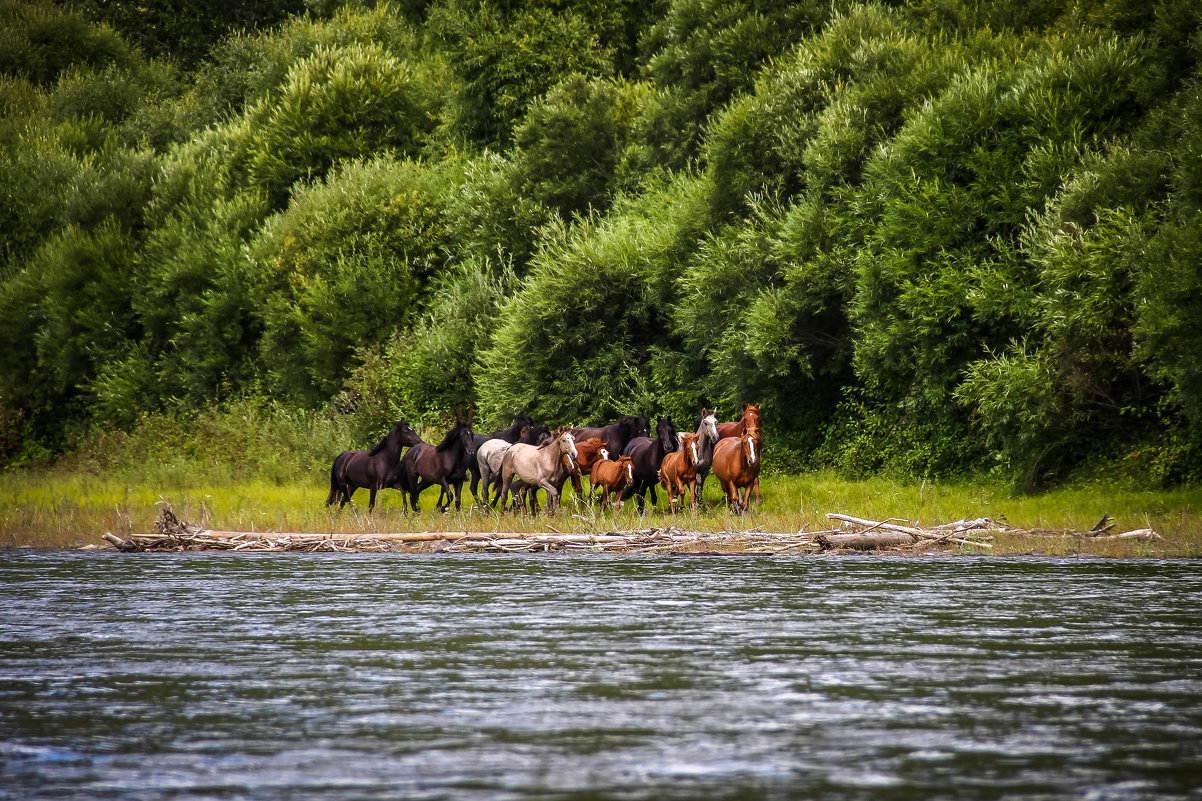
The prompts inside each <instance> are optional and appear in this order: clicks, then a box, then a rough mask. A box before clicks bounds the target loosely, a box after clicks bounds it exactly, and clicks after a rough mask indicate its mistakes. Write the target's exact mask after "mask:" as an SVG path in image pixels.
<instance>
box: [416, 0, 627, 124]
mask: <svg viewBox="0 0 1202 801" xmlns="http://www.w3.org/2000/svg"><path fill="white" fill-rule="evenodd" d="M607 8H608V6H607V4H604V3H602V4H598V5H597V7H596V8H592V7H589V6H588V5H587V4H580V6H576V7H573V6H567V7H564V6H562V5H561V4H559V3H547V4H546V5H544V4H542V3H534V4H519V5H517V6H516V7H514V8H512V9H511V8H505V7H498V6H496V5H491V4H487V3H478V4H477V3H476V2H468V1H467V0H462V1H461V2H445V3H440V4H439V5H437V6H435V8H434V10H433V11H432V12H431V15H430V18H429V27H430V31H431V33H433V35H434V36H436V37H437V38H438V40H439V41H440V43H441V46H442V50H443V52H444V53H446V54H447V60H448V63H449V66H450V69H451V71H452V72H453V73H454V75H455V77H456V80H455V83H454V95H453V97H452V102H451V105H450V108H449V110H448V111H449V115H448V123H449V128H450V131H451V132H452V136H453V137H454V136H461V137H465V138H467V139H468V140H469V141H472V142H475V143H478V144H481V145H485V146H497V145H502V146H507V145H509V144H510V142H511V137H512V134H513V130H514V127H515V126H516V125H517V123H518V121H519V120H521V119H522V117H523V116H524V115H525V114H526V109H527V107H529V106H530V104H531V103H532V102H533V101H534V100H535V99H536V98H539V97H542V96H543V95H544V94H546V93H547V91H548V90H549V89H551V87H553V86H555V85H556V84H557V83H559V82H560V81H561V80H562V79H564V78H566V77H567V76H568V75H571V74H573V73H575V74H579V75H583V76H586V77H590V78H591V77H600V78H605V77H610V76H612V75H613V72H614V67H613V47H612V45H611V44H609V43H608V42H607V41H606V38H608V37H605V35H606V34H609V33H611V31H609V29H608V26H607V19H606V14H605V13H604V12H605V10H606V9H607ZM603 37H605V38H603Z"/></svg>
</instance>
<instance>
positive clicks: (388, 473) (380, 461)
mask: <svg viewBox="0 0 1202 801" xmlns="http://www.w3.org/2000/svg"><path fill="white" fill-rule="evenodd" d="M421 441H422V440H421V437H419V436H418V435H417V432H416V431H414V430H413V426H411V425H409V424H408V423H407V422H405V421H404V420H397V421H396V422H395V423H393V426H392V430H391V431H389V432H388V434H387V436H385V437H384V439H382V440H380V442H379V443H378V444H377V445H376V447H374V448H372V449H371V450H370V451H343V452H342V453H340V454H338V456H337V457H335V459H334V464H333V465H332V466H331V467H330V494H329V496H328V497H327V498H326V506H330V505H332V504H333V503H334V501H336V500H338V499H339V498H341V499H342V503H340V504H338V508H339V510H341V509H343V508H344V507H345V506H346V505H347V504H348V503H350V504H351V508H354V506H355V504H354V503H353V502H351V496H352V495H354V494H355V490H357V489H359V488H360V487H364V488H366V489H367V491H368V492H369V493H371V495H370V497H369V498H368V501H367V511H369V512H370V511H372V510H373V509H375V507H376V493H377V492H379V491H380V490H382V489H384V488H386V487H391V486H393V485H394V484H395V483H396V477H397V470H398V469H399V461H400V458H401V450H402V449H403V448H405V447H406V446H413V445H416V444H418V443H419V442H421Z"/></svg>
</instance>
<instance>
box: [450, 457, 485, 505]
mask: <svg viewBox="0 0 1202 801" xmlns="http://www.w3.org/2000/svg"><path fill="white" fill-rule="evenodd" d="M467 470H468V472H469V473H471V474H472V483H471V490H472V497H473V498H475V499H476V503H482V501H481V500H480V493H479V489H480V479H481V477H482V476H481V470H480V465H479V463H475V462H473V463H472V464H469V465H468V467H467ZM484 486H485V488H486V489H485V492H486V493H487V491H488V490H487V487H488V485H487V484H485V485H484ZM455 503H456V506H455V508H456V509H458V508H459V506H458V503H459V499H458V496H456V499H455Z"/></svg>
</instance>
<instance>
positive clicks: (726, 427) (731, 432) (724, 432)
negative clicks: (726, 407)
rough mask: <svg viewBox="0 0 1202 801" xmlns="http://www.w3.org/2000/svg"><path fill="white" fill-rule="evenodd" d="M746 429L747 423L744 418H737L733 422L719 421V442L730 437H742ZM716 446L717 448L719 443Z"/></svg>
mask: <svg viewBox="0 0 1202 801" xmlns="http://www.w3.org/2000/svg"><path fill="white" fill-rule="evenodd" d="M746 430H747V423H745V422H743V421H742V420H736V421H735V422H733V423H718V442H721V441H722V440H724V439H726V438H728V437H741V436H743V432H744V431H746ZM714 447H715V448H717V445H715V446H714Z"/></svg>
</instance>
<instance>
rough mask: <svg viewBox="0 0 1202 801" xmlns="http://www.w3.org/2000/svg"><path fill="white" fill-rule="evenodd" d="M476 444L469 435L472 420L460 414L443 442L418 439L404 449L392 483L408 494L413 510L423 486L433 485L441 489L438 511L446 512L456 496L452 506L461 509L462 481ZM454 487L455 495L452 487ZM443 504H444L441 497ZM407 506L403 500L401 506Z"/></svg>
mask: <svg viewBox="0 0 1202 801" xmlns="http://www.w3.org/2000/svg"><path fill="white" fill-rule="evenodd" d="M475 455H476V443H475V440H474V439H473V437H472V423H471V421H470V420H464V419H463V416H462V415H460V418H459V421H458V422H457V423H455V426H454V428H452V429H451V430H450V431H448V432H447V435H446V436H445V437H443V440H442V442H440V443H438V445H431V444H430V443H428V442H419V443H418V444H417V445H414V446H413V447H411V448H410V449H409V450H408V451H406V452H405V457H404V458H403V459H401V468H400V472H399V474H398V475H397V479H398V480H397V482H396V484H395V485H394V486H396V488H397V489H399V490H401V491H402V492H404V493H407V494H408V496H409V502H410V504H412V506H413V511H415V512H416V511H419V508H420V507H419V506H418V504H417V496H418V494H419V493H421V491H422V490H424V489H426V487H432V486H434V485H435V484H437V485H438V486H439V488H440V489H441V492H439V494H438V504H437V505H438V511H440V512H445V511H446V510H447V509H448V508H449V507H450V505H451V498H452V497H454V499H455V509H456V511H458V510H459V509H461V508H462V495H463V481H464V479H465V478H466V477H467V466H468V464H469V463H471V462H474V461H475V458H474V457H475ZM452 487H454V489H455V493H454V496H452V494H451V488H452ZM444 497H445V498H446V503H445V504H444V503H443V498H444ZM406 508H407V506H406V505H405V503H404V501H402V503H401V509H402V511H404V510H405V509H406Z"/></svg>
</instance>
